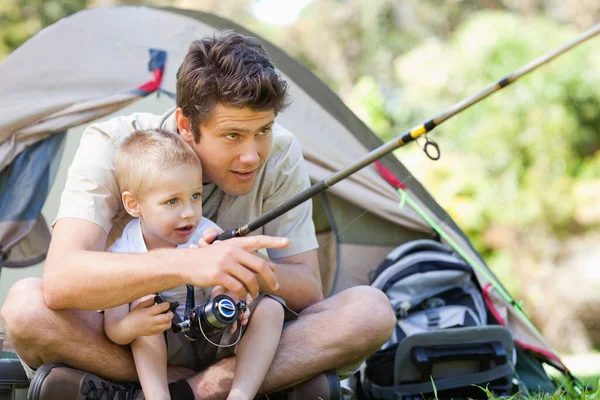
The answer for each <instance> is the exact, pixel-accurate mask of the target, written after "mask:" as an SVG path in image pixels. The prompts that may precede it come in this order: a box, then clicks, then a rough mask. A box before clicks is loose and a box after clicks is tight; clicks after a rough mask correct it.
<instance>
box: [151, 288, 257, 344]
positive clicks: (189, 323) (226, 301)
mask: <svg viewBox="0 0 600 400" xmlns="http://www.w3.org/2000/svg"><path fill="white" fill-rule="evenodd" d="M190 287H191V286H188V298H187V301H186V308H185V313H184V317H183V320H182V319H181V318H180V317H179V314H177V312H176V310H177V307H179V303H178V302H176V301H174V302H171V303H170V307H169V310H170V311H172V312H173V314H174V315H173V321H172V322H171V329H172V330H173V332H175V333H180V332H181V333H183V334H184V335H185V337H187V338H188V339H189V340H192V341H195V340H198V339H200V338H202V337H204V338H205V339H206V340H208V341H209V342H210V339H209V337H211V336H213V335H215V334H216V333H218V332H220V331H224V330H225V329H226V328H228V327H229V326H231V324H233V323H234V322H235V321H237V319H238V316H239V315H240V314H241V313H244V312H245V311H246V308H247V306H246V302H245V301H243V300H242V301H240V302H239V303H237V304H236V303H235V301H233V299H232V298H231V297H229V296H226V295H224V294H220V295H218V296H215V297H214V298H213V299H210V300H208V301H206V302H205V303H204V304H201V305H194V299H193V298H194V296H193V288H192V294H191V302H190V289H189V288H190ZM164 301H165V300H164V299H163V298H162V297H161V296H160V295H156V296H155V297H154V302H155V303H156V304H159V303H163V302H164ZM211 343H212V342H211Z"/></svg>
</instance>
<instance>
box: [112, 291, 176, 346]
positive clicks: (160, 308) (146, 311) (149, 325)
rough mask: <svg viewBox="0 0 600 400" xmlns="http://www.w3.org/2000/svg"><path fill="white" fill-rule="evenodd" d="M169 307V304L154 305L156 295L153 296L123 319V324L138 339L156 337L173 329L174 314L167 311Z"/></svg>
mask: <svg viewBox="0 0 600 400" xmlns="http://www.w3.org/2000/svg"><path fill="white" fill-rule="evenodd" d="M169 307H170V304H169V303H168V302H164V303H161V304H154V295H152V296H150V297H148V298H144V299H143V300H141V301H140V302H139V303H137V304H136V305H135V307H133V308H132V309H131V311H129V314H127V316H126V317H125V318H123V322H124V323H126V325H127V327H128V328H129V329H130V330H131V332H134V336H136V337H138V336H152V335H156V334H159V333H162V332H164V331H166V330H167V329H170V328H171V320H172V319H173V313H172V312H171V311H167V310H169ZM165 311H167V312H166V313H165Z"/></svg>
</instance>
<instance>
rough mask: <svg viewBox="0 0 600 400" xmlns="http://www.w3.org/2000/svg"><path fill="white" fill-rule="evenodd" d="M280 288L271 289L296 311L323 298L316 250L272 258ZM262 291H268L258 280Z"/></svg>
mask: <svg viewBox="0 0 600 400" xmlns="http://www.w3.org/2000/svg"><path fill="white" fill-rule="evenodd" d="M272 261H273V263H274V264H275V275H276V276H277V281H278V282H279V284H280V289H279V290H277V291H271V292H270V293H273V294H276V295H277V296H280V297H281V298H283V299H284V300H285V301H286V303H287V305H288V307H290V308H291V309H292V310H294V311H296V312H300V311H302V310H304V309H305V308H306V307H308V306H310V305H313V304H315V303H317V302H319V301H321V300H323V284H322V282H321V274H320V272H319V260H318V258H317V250H309V251H307V252H304V253H301V254H296V255H293V256H289V257H283V258H279V259H277V260H272ZM259 283H260V288H261V290H262V291H269V290H268V287H267V285H266V284H265V283H264V282H262V281H259Z"/></svg>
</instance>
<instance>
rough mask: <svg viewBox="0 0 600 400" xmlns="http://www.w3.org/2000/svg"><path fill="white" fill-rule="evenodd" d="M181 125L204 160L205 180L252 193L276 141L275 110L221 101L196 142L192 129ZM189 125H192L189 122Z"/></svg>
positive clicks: (228, 190) (236, 192) (228, 189)
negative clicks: (274, 127) (241, 106)
mask: <svg viewBox="0 0 600 400" xmlns="http://www.w3.org/2000/svg"><path fill="white" fill-rule="evenodd" d="M177 119H178V126H179V130H180V133H181V135H182V137H183V138H184V140H185V141H186V142H188V143H189V144H190V145H191V146H192V148H193V149H194V151H195V152H196V154H198V156H199V157H200V160H201V161H202V169H203V172H204V175H203V176H204V182H205V183H208V182H214V183H215V184H216V185H217V186H218V187H219V188H221V190H223V191H224V192H226V193H229V194H232V195H243V194H247V193H249V192H250V191H251V190H252V188H253V187H254V184H255V182H256V177H257V175H258V173H259V172H260V169H261V168H262V167H263V166H264V164H265V160H266V158H267V155H268V154H269V150H270V149H271V144H272V142H273V136H272V128H273V123H274V120H275V113H274V111H273V110H270V111H255V110H252V109H250V108H236V107H231V106H225V105H222V104H218V105H217V106H216V107H215V108H214V110H213V112H212V114H211V116H210V118H209V119H208V120H207V121H206V122H205V123H204V124H202V125H201V126H199V127H198V129H199V131H200V141H199V143H195V142H194V141H193V138H192V136H191V132H190V131H189V129H188V130H187V131H186V130H185V127H183V128H184V129H182V125H181V124H180V118H177ZM188 127H189V126H188Z"/></svg>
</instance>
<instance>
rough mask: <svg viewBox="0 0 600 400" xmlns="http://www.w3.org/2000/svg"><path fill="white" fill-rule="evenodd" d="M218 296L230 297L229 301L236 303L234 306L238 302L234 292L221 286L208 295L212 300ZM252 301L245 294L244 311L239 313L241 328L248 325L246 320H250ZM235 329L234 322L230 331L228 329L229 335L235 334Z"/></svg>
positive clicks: (235, 323)
mask: <svg viewBox="0 0 600 400" xmlns="http://www.w3.org/2000/svg"><path fill="white" fill-rule="evenodd" d="M220 294H224V295H226V296H229V297H231V299H232V300H233V301H234V302H235V303H236V305H237V303H238V302H239V301H240V300H239V296H238V295H237V294H236V293H235V292H231V291H228V290H227V289H225V288H224V287H223V286H215V287H214V288H213V290H212V292H211V294H210V298H211V299H214V298H215V297H217V296H218V295H220ZM252 301H253V299H252V296H250V294H247V295H246V311H244V312H243V313H241V314H240V316H239V319H240V323H241V324H242V326H244V325H246V324H247V323H248V319H249V318H250V304H252ZM236 329H237V321H235V322H234V323H233V324H231V329H229V333H231V334H233V333H235V331H236Z"/></svg>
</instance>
